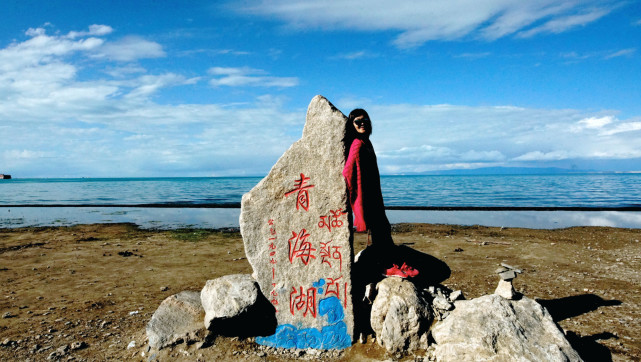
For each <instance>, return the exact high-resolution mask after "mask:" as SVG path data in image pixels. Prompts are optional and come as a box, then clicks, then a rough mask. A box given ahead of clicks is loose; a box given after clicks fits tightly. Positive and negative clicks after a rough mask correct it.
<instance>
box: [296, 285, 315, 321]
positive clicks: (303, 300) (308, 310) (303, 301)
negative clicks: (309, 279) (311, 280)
mask: <svg viewBox="0 0 641 362" xmlns="http://www.w3.org/2000/svg"><path fill="white" fill-rule="evenodd" d="M289 311H290V312H291V313H292V315H295V313H296V311H303V317H307V314H310V315H311V316H312V317H313V318H316V288H314V287H311V288H307V291H306V292H305V293H303V287H299V289H296V287H292V291H291V293H289Z"/></svg>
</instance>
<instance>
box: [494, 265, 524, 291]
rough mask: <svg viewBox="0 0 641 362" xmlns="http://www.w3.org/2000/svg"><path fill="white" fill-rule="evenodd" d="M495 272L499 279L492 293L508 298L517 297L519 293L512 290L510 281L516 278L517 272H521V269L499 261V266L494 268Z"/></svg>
mask: <svg viewBox="0 0 641 362" xmlns="http://www.w3.org/2000/svg"><path fill="white" fill-rule="evenodd" d="M495 272H496V274H498V275H499V277H500V278H501V280H499V285H498V286H497V287H496V290H495V291H494V294H497V295H500V296H501V297H503V298H505V299H510V300H512V299H515V298H517V297H518V296H519V293H517V292H516V290H514V285H512V281H513V280H514V279H516V275H517V274H521V273H522V272H523V271H522V270H521V269H517V268H515V267H513V266H511V265H508V264H505V263H501V266H500V267H499V268H498V269H496V271H495Z"/></svg>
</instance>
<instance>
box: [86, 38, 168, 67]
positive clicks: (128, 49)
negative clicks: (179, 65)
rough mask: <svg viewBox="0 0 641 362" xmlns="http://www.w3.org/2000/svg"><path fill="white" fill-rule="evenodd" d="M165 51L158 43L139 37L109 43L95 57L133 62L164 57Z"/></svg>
mask: <svg viewBox="0 0 641 362" xmlns="http://www.w3.org/2000/svg"><path fill="white" fill-rule="evenodd" d="M165 55H166V54H165V51H164V50H163V49H162V46H161V45H160V44H158V43H156V42H153V41H149V40H145V39H143V38H141V37H139V36H133V35H131V36H126V37H124V38H122V39H120V40H117V41H114V42H107V43H105V44H104V45H103V46H102V47H100V48H99V49H98V50H97V51H96V52H95V54H94V55H93V56H94V57H96V58H106V59H109V60H115V61H121V62H131V61H135V60H138V59H145V58H161V57H164V56H165Z"/></svg>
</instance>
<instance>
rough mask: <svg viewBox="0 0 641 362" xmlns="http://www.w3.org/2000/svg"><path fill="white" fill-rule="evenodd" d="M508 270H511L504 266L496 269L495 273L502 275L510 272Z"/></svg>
mask: <svg viewBox="0 0 641 362" xmlns="http://www.w3.org/2000/svg"><path fill="white" fill-rule="evenodd" d="M508 270H510V269H508V268H506V267H504V266H500V267H499V268H498V269H496V270H495V271H494V272H495V273H496V274H501V273H503V272H506V271H508Z"/></svg>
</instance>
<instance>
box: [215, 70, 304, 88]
mask: <svg viewBox="0 0 641 362" xmlns="http://www.w3.org/2000/svg"><path fill="white" fill-rule="evenodd" d="M209 74H211V75H214V76H217V77H215V78H213V79H211V80H210V81H209V84H211V85H212V86H214V87H217V86H229V87H242V86H252V87H281V88H286V87H295V86H297V85H298V78H296V77H272V76H268V75H266V72H265V71H263V70H262V69H254V68H249V67H241V68H232V67H213V68H211V69H209Z"/></svg>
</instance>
